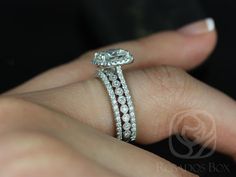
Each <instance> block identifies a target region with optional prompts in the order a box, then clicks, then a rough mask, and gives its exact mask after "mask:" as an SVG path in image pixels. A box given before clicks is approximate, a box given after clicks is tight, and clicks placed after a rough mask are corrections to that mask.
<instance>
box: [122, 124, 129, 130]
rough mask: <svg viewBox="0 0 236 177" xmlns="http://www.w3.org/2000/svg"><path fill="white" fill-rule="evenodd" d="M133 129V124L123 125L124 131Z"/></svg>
mask: <svg viewBox="0 0 236 177" xmlns="http://www.w3.org/2000/svg"><path fill="white" fill-rule="evenodd" d="M130 128H131V124H130V123H125V124H124V125H123V129H124V130H129V129H130Z"/></svg>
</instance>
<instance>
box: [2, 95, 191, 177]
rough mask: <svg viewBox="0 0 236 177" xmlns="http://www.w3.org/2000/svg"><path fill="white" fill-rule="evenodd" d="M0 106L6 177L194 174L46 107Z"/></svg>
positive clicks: (17, 103) (19, 102)
mask: <svg viewBox="0 0 236 177" xmlns="http://www.w3.org/2000/svg"><path fill="white" fill-rule="evenodd" d="M10 103H11V104H10ZM0 108H1V116H0V118H2V117H3V115H4V117H7V120H6V119H5V120H6V121H5V127H3V128H1V135H2V136H0V138H1V141H0V145H1V147H2V149H1V152H2V155H1V158H0V164H2V165H4V167H6V168H4V169H6V171H7V172H6V174H7V175H6V176H10V175H9V173H10V174H12V173H13V174H15V173H14V172H18V176H34V175H33V174H41V176H50V175H51V176H52V175H53V176H63V175H64V176H70V175H71V176H73V175H74V176H78V175H79V176H80V175H81V176H101V175H102V174H103V175H104V176H109V175H111V177H113V176H114V177H116V176H117V177H118V176H129V177H143V176H149V177H154V176H155V177H156V176H160V177H163V176H166V177H167V176H173V177H183V176H186V177H188V176H189V177H190V176H191V177H192V176H195V175H193V174H191V173H189V172H187V171H185V170H183V169H181V168H178V167H177V166H175V165H173V164H171V163H169V162H167V161H166V160H164V159H162V158H160V157H157V156H155V155H154V154H151V153H149V152H146V151H144V150H141V149H139V148H136V147H134V146H132V145H129V144H127V143H121V142H120V141H118V140H116V139H114V138H112V137H109V136H107V135H105V134H102V133H101V132H98V131H96V130H95V129H92V128H91V127H88V126H86V125H84V124H82V123H80V122H79V121H77V120H75V119H72V118H70V117H67V116H63V115H61V114H58V113H56V112H54V111H51V110H47V109H45V108H44V107H40V106H37V105H34V104H32V103H29V102H25V101H22V100H14V99H13V100H9V99H8V100H7V101H6V100H5V101H2V102H1V103H0ZM25 109H27V110H28V111H22V110H25ZM2 120H3V119H2ZM9 130H10V132H11V133H9ZM3 132H4V133H3ZM6 132H8V133H6ZM15 147H17V148H15ZM3 152H4V153H3ZM22 164H23V165H22ZM48 164H51V165H50V168H49V166H48ZM29 166H30V168H29ZM30 172H31V173H30ZM42 172H43V174H44V175H43V174H42ZM96 172H97V174H96ZM111 172H112V173H111ZM0 173H1V172H0ZM19 174H21V175H19ZM23 174H25V175H23ZM26 174H27V175H26ZM45 174H46V175H45ZM72 174H73V175H72ZM16 176H17V175H16Z"/></svg>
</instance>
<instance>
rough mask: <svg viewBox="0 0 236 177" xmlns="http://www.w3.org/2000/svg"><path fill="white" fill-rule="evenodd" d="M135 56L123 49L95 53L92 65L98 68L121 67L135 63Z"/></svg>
mask: <svg viewBox="0 0 236 177" xmlns="http://www.w3.org/2000/svg"><path fill="white" fill-rule="evenodd" d="M133 60H134V59H133V56H132V55H131V54H130V53H129V52H128V51H126V50H123V49H110V50H106V51H102V52H97V53H95V56H94V58H93V61H92V63H93V64H95V65H98V66H104V67H111V66H120V65H125V64H129V63H132V62H133Z"/></svg>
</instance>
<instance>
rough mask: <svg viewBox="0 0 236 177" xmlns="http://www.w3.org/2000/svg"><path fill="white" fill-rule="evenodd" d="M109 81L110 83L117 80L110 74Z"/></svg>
mask: <svg viewBox="0 0 236 177" xmlns="http://www.w3.org/2000/svg"><path fill="white" fill-rule="evenodd" d="M109 80H110V81H115V80H117V76H116V75H114V74H111V75H110V76H109Z"/></svg>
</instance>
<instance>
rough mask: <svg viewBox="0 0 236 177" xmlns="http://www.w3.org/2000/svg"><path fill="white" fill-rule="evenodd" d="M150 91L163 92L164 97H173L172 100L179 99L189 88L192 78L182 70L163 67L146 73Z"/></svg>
mask: <svg viewBox="0 0 236 177" xmlns="http://www.w3.org/2000/svg"><path fill="white" fill-rule="evenodd" d="M145 74H146V76H147V77H148V81H149V82H150V84H149V85H150V86H151V87H152V88H151V89H150V90H154V91H155V92H156V91H161V93H163V95H166V96H169V97H170V96H171V98H172V99H179V98H180V97H182V96H183V94H184V93H185V91H186V89H187V87H189V85H190V84H189V83H190V76H189V75H188V74H187V73H186V72H185V71H184V70H182V69H179V68H175V67H171V66H161V67H155V68H152V69H150V70H146V71H145Z"/></svg>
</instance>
